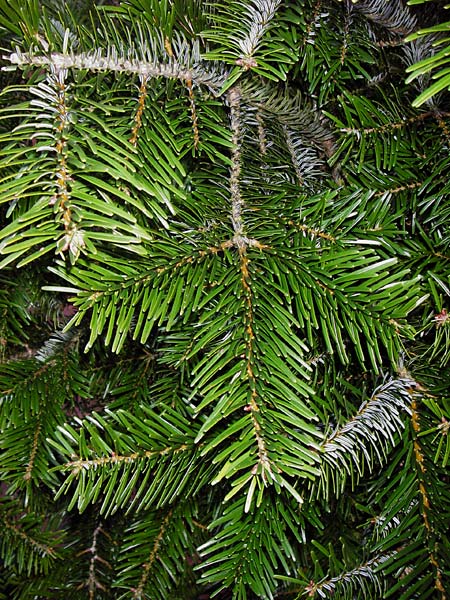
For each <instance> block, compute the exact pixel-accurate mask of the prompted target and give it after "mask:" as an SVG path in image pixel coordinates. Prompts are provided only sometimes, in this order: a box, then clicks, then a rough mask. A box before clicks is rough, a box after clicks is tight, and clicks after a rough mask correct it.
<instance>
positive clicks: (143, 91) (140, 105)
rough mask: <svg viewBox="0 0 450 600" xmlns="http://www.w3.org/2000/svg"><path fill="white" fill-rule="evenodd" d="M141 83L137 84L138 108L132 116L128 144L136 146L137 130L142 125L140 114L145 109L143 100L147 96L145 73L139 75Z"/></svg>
mask: <svg viewBox="0 0 450 600" xmlns="http://www.w3.org/2000/svg"><path fill="white" fill-rule="evenodd" d="M140 80H141V84H140V86H139V96H138V108H137V111H136V114H135V116H134V124H133V129H132V130H131V137H130V144H132V145H133V146H135V147H136V146H137V141H138V136H139V131H140V129H141V127H142V115H143V113H144V109H145V100H146V98H147V80H148V77H147V76H146V75H144V76H142V75H141V77H140Z"/></svg>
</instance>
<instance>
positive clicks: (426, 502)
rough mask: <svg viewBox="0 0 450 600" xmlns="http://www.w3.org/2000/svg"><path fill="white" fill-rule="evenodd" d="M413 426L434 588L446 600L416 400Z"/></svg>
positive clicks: (441, 598) (413, 406) (419, 485)
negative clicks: (437, 551)
mask: <svg viewBox="0 0 450 600" xmlns="http://www.w3.org/2000/svg"><path fill="white" fill-rule="evenodd" d="M411 425H412V430H413V449H414V458H415V462H416V467H417V471H418V487H419V493H420V498H421V500H420V503H421V511H420V514H421V517H422V519H423V524H424V527H425V532H426V537H427V545H428V560H429V562H430V565H431V567H432V569H433V570H434V573H435V578H434V587H435V589H436V590H437V592H439V597H440V600H446V598H447V596H446V593H445V588H444V583H443V573H444V568H443V566H441V565H440V564H439V560H438V556H437V554H436V549H437V546H436V543H435V538H436V535H435V531H434V527H433V525H432V523H431V515H432V510H433V507H432V502H431V499H430V496H429V492H428V489H427V488H428V485H427V481H426V472H427V467H426V457H425V454H424V451H423V448H422V445H421V443H420V441H419V436H420V431H421V425H420V413H419V405H418V401H417V399H416V398H414V399H413V401H412V404H411Z"/></svg>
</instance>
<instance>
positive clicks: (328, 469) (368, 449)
mask: <svg viewBox="0 0 450 600" xmlns="http://www.w3.org/2000/svg"><path fill="white" fill-rule="evenodd" d="M416 387H417V384H416V382H414V381H412V380H411V379H391V380H389V381H387V382H386V383H383V384H382V385H380V386H379V387H378V388H377V389H376V390H375V391H374V392H373V394H372V396H371V398H370V399H369V400H368V401H366V402H364V403H363V404H362V406H361V407H360V408H359V410H358V412H357V414H356V415H355V416H354V417H352V418H351V419H350V420H349V421H348V422H347V423H345V424H344V425H343V426H342V427H339V428H337V429H336V430H335V431H334V432H333V433H332V434H331V436H329V437H328V438H327V439H326V440H325V441H324V443H323V444H322V452H323V455H322V456H323V461H324V463H323V472H322V476H321V482H320V485H323V486H324V492H325V495H326V496H328V491H327V487H328V483H329V478H330V477H331V476H332V473H333V470H334V469H336V468H340V467H343V469H344V471H345V472H346V473H347V475H349V476H350V477H351V478H352V481H354V480H355V479H358V478H359V477H361V476H362V474H363V468H364V467H363V463H362V462H361V456H363V457H364V461H365V463H366V464H367V466H368V468H369V470H372V467H373V463H374V455H375V456H376V458H377V460H378V462H379V463H383V462H384V461H385V460H386V455H387V449H388V447H389V445H390V446H392V445H394V443H395V438H394V435H395V434H398V433H400V432H401V431H402V430H403V429H404V427H405V424H404V421H403V419H402V416H401V413H403V412H406V413H408V414H410V413H411V402H412V401H413V398H414V394H415V393H416V392H415V388H416ZM355 469H356V471H357V476H355ZM343 480H344V478H341V479H340V483H339V482H338V480H335V479H334V477H332V482H333V484H334V486H335V489H334V493H339V492H342V491H343V489H344V488H343V485H342V483H343ZM339 486H341V487H340V490H339Z"/></svg>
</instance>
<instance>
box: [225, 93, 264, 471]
mask: <svg viewBox="0 0 450 600" xmlns="http://www.w3.org/2000/svg"><path fill="white" fill-rule="evenodd" d="M228 102H229V106H230V127H231V131H232V142H233V151H232V155H231V161H232V166H231V173H230V193H231V222H232V225H233V229H234V237H233V240H234V243H235V246H236V247H237V249H238V252H239V260H240V269H241V285H242V290H243V297H244V302H245V317H244V319H245V323H244V327H245V346H246V352H245V360H246V367H245V368H246V374H247V378H248V382H249V385H250V388H251V395H250V401H249V404H248V406H246V407H245V409H244V410H246V411H247V412H249V413H250V416H251V420H252V425H253V428H254V432H255V437H256V440H257V445H258V463H257V464H256V465H255V466H254V467H253V470H252V474H253V476H256V474H257V473H258V467H261V475H262V477H263V479H264V480H265V478H266V475H267V474H271V473H272V464H271V460H270V458H269V454H268V450H267V447H266V442H265V440H264V437H263V434H262V431H261V424H260V422H259V419H258V416H257V413H259V410H260V409H259V406H258V393H257V390H256V376H255V374H254V372H253V366H252V365H253V359H254V346H255V334H254V331H253V320H254V309H253V290H252V284H251V276H250V271H249V269H248V266H249V259H248V256H247V245H251V246H256V247H259V248H262V247H263V246H262V245H261V244H260V243H259V242H258V241H257V240H251V239H249V238H247V237H246V235H245V224H244V218H243V209H244V200H243V198H242V195H241V188H240V174H241V143H242V142H241V140H242V133H241V111H240V102H241V94H240V90H239V87H237V86H236V87H233V88H232V89H231V90H230V91H229V93H228Z"/></svg>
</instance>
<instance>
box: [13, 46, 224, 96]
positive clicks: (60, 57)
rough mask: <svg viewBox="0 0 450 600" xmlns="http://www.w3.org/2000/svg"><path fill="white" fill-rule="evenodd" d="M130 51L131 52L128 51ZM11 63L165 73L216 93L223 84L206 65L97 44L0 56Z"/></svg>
mask: <svg viewBox="0 0 450 600" xmlns="http://www.w3.org/2000/svg"><path fill="white" fill-rule="evenodd" d="M130 54H131V53H130ZM3 58H4V59H5V60H7V61H9V62H10V63H11V64H12V65H17V66H18V67H21V68H23V67H26V66H28V65H30V66H34V67H48V68H53V69H55V70H56V71H62V70H68V69H76V70H85V69H87V70H89V71H96V72H117V73H128V74H129V75H133V74H136V75H139V76H140V77H141V78H145V77H147V78H157V77H165V78H167V79H178V80H180V81H184V82H186V81H192V82H194V83H195V84H196V85H204V86H206V87H207V88H208V89H209V90H210V91H211V92H212V93H214V94H217V93H218V92H219V90H220V89H221V87H222V86H223V83H224V80H225V75H224V74H221V73H220V72H217V71H215V72H209V71H208V70H207V68H206V67H203V66H198V65H197V66H194V67H192V68H190V67H186V66H185V65H184V64H181V63H180V62H178V61H177V60H169V61H168V62H165V63H164V62H159V61H151V62H149V61H146V60H140V59H139V58H137V57H136V58H133V57H131V58H130V56H129V54H127V55H122V54H121V53H120V52H119V51H118V50H117V49H116V48H115V47H114V46H112V47H109V48H107V49H106V50H103V49H102V48H97V49H96V50H93V51H91V52H86V53H81V54H75V53H68V54H64V53H61V52H52V53H51V54H49V55H33V54H30V53H26V52H21V51H20V50H18V49H17V51H16V52H13V53H11V54H10V55H5V56H4V57H3Z"/></svg>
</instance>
